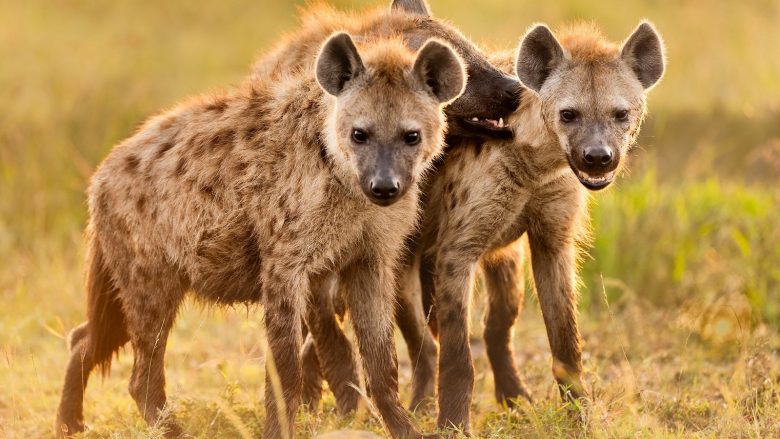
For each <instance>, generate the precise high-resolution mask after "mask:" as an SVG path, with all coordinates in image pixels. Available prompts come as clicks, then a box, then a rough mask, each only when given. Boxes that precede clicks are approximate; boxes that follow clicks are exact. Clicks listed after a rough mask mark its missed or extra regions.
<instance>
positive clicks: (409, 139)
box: [404, 131, 421, 146]
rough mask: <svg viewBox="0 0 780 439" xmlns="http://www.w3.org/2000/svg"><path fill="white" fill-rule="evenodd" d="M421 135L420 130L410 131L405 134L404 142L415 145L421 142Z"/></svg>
mask: <svg viewBox="0 0 780 439" xmlns="http://www.w3.org/2000/svg"><path fill="white" fill-rule="evenodd" d="M420 140H421V136H420V132H419V131H409V132H408V133H406V134H404V142H406V144H407V145H409V146H414V145H417V144H418V143H420Z"/></svg>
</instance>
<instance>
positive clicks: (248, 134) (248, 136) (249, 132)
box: [244, 125, 260, 142]
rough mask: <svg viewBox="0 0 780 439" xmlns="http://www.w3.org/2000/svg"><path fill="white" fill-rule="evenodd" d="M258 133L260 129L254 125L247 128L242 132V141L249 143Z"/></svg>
mask: <svg viewBox="0 0 780 439" xmlns="http://www.w3.org/2000/svg"><path fill="white" fill-rule="evenodd" d="M258 131H260V128H259V127H257V126H254V125H253V126H251V127H249V128H247V129H246V130H245V131H244V140H245V141H247V142H251V141H252V139H254V138H255V136H256V135H257V133H258Z"/></svg>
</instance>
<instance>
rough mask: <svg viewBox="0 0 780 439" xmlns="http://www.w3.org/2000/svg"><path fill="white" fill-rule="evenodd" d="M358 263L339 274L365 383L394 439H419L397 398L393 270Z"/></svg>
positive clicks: (368, 262)
mask: <svg viewBox="0 0 780 439" xmlns="http://www.w3.org/2000/svg"><path fill="white" fill-rule="evenodd" d="M378 259H379V258H377V259H376V260H357V261H355V262H353V263H352V264H350V265H349V266H348V267H347V268H346V269H344V270H343V271H342V273H341V280H342V281H343V282H344V287H345V291H344V292H345V294H346V302H347V307H348V309H349V315H350V318H351V320H352V325H353V326H354V328H355V336H356V338H357V344H358V349H359V351H360V355H361V357H362V360H363V370H364V371H365V375H366V383H367V386H368V388H369V389H370V390H371V397H372V398H373V400H374V404H375V405H376V408H377V409H378V410H379V413H380V415H381V416H382V420H383V421H384V424H385V426H386V428H387V430H388V431H389V433H390V435H391V436H392V437H394V438H419V437H420V434H419V433H418V432H417V431H416V430H415V428H414V425H413V424H412V421H411V419H410V418H409V415H408V413H407V412H406V410H404V408H403V406H402V405H401V401H400V400H399V398H398V359H397V358H396V353H395V342H394V340H393V300H394V294H395V279H394V273H393V268H392V266H391V265H390V264H386V263H383V262H382V261H381V260H378Z"/></svg>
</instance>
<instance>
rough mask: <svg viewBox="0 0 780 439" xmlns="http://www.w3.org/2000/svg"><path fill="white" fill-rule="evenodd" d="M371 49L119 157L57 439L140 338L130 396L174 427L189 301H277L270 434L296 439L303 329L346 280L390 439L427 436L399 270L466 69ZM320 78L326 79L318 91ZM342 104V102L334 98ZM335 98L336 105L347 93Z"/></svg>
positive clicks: (167, 117)
mask: <svg viewBox="0 0 780 439" xmlns="http://www.w3.org/2000/svg"><path fill="white" fill-rule="evenodd" d="M360 46H361V48H360V50H358V49H357V48H356V46H355V44H354V43H353V41H352V39H351V38H350V37H349V36H348V35H347V34H343V33H342V34H337V35H335V36H333V37H331V38H330V39H329V40H328V41H327V42H326V43H325V44H324V45H323V47H322V50H321V51H320V52H319V55H318V56H316V67H315V57H312V58H311V59H310V62H308V63H307V65H306V66H305V68H302V69H301V70H300V71H298V72H297V73H296V74H291V75H289V76H287V77H286V78H285V80H284V81H282V82H281V83H279V82H276V81H273V82H272V81H266V82H263V81H261V80H255V81H249V82H247V83H246V84H244V85H243V86H242V87H241V88H239V89H237V90H234V91H232V92H229V93H224V94H218V95H216V96H212V97H208V98H201V99H195V100H193V101H191V102H188V103H185V104H183V105H180V106H179V107H177V108H175V109H173V110H171V111H169V112H167V113H164V114H162V115H161V116H158V117H155V118H154V119H152V120H151V121H149V122H148V123H147V124H146V125H144V127H142V128H141V129H140V131H139V132H138V133H136V134H135V135H134V136H133V137H131V138H130V139H128V140H126V141H125V142H123V143H122V144H120V145H119V146H117V147H116V148H115V149H114V150H113V151H112V153H111V154H110V155H109V156H108V158H107V159H106V160H105V161H104V162H103V163H102V164H101V166H100V168H99V169H98V170H97V172H96V173H95V175H94V177H93V179H92V183H91V186H90V190H89V208H90V221H89V229H88V230H89V241H90V242H89V246H90V259H89V275H88V285H87V301H88V311H87V315H88V320H87V322H86V323H84V324H83V325H81V326H80V327H79V328H77V329H76V330H74V332H73V334H72V337H71V358H70V362H69V364H68V367H67V372H66V376H65V384H64V389H63V394H62V400H61V402H60V407H59V410H58V417H57V432H58V434H59V435H68V434H71V433H74V432H77V431H80V430H83V428H84V424H83V413H82V412H83V397H84V387H85V385H86V380H87V377H88V376H89V373H90V371H92V370H93V369H94V367H95V366H101V367H102V368H103V369H104V370H107V369H108V367H109V366H110V362H111V357H112V355H113V354H114V352H116V351H117V350H118V349H119V348H120V347H121V346H122V345H124V344H125V343H126V342H128V341H130V342H131V343H132V346H133V353H134V357H135V361H134V364H133V370H132V377H131V380H130V389H129V390H130V394H131V396H132V397H133V399H134V400H135V401H136V403H137V405H138V408H139V410H140V411H141V413H142V415H143V417H144V419H145V420H146V421H147V422H148V423H149V424H155V423H158V422H160V423H161V425H162V426H164V427H165V428H166V430H167V434H168V436H171V437H175V436H179V435H180V434H181V433H182V430H181V427H180V426H179V425H178V424H177V423H176V421H175V420H174V419H172V418H168V419H161V416H160V411H161V410H162V409H163V408H164V406H165V402H166V395H165V377H164V371H163V359H164V355H165V347H166V341H167V339H168V334H169V332H170V329H171V327H172V325H173V322H174V319H175V317H176V312H177V310H178V308H179V305H180V304H181V302H182V300H183V299H184V296H185V293H186V292H188V291H192V292H194V293H195V294H197V295H199V296H200V297H203V298H206V299H209V300H212V301H214V302H217V303H235V302H260V303H262V304H263V307H264V313H265V325H266V332H267V336H268V344H269V347H270V354H271V355H269V357H268V364H267V367H266V370H267V375H270V374H272V373H276V374H277V375H278V378H279V384H280V387H281V389H280V390H281V394H276V392H275V391H274V388H275V386H274V385H272V384H271V382H270V381H269V383H268V384H267V385H266V399H265V406H266V425H265V427H264V431H263V434H264V437H267V438H279V437H292V436H293V432H294V429H293V427H294V426H293V422H294V420H295V413H296V410H297V408H298V405H299V399H300V394H301V359H300V349H301V343H302V340H301V339H302V334H301V318H303V316H304V315H305V312H304V310H305V308H306V304H307V302H308V301H309V300H311V298H310V295H311V294H312V292H318V291H319V290H320V289H321V288H320V287H319V286H318V284H319V283H320V282H322V280H323V279H324V278H325V277H328V276H330V275H331V273H339V276H340V277H341V278H343V279H345V281H346V282H347V283H348V284H349V286H350V291H351V294H350V295H349V297H347V305H348V307H349V309H350V311H351V313H352V315H353V316H354V318H353V320H352V321H353V325H354V327H355V332H356V335H357V337H358V345H359V351H360V353H361V354H362V357H363V365H364V370H365V371H366V376H367V379H368V382H369V385H370V386H371V390H372V396H373V398H374V401H375V404H376V406H377V408H378V410H379V412H380V413H381V415H382V418H383V421H384V422H385V425H386V427H387V429H388V430H389V432H390V434H391V435H392V436H394V437H418V436H419V434H418V433H417V432H416V430H415V428H414V426H413V425H412V423H411V421H410V419H409V417H408V415H407V413H406V412H405V411H404V409H403V408H402V406H401V404H400V401H399V400H398V388H397V386H398V384H397V366H396V359H395V350H394V343H393V339H392V315H393V297H394V291H393V290H394V282H393V280H394V268H395V266H396V260H397V258H398V256H399V254H400V252H401V250H402V248H403V245H404V238H405V236H406V235H407V234H408V233H409V232H410V231H411V230H412V228H413V227H414V224H415V218H416V216H417V198H418V188H417V182H418V179H419V178H420V177H421V175H422V173H423V172H424V171H425V170H426V168H427V167H428V165H429V164H430V163H431V161H432V160H434V159H435V158H436V156H437V155H438V154H439V152H440V150H441V148H442V141H443V130H444V127H445V121H444V115H443V111H442V109H443V105H444V104H445V103H447V102H449V101H451V100H452V99H455V98H456V97H457V96H458V95H459V94H460V93H461V92H462V89H463V86H464V84H465V73H464V71H463V65H462V63H461V60H460V58H459V57H458V56H457V55H456V54H455V52H453V51H452V49H450V48H449V47H448V46H446V45H444V44H443V43H439V42H437V41H430V42H428V43H427V44H425V45H424V46H423V47H422V49H420V51H419V52H418V54H417V55H416V56H415V54H414V53H413V52H411V51H409V49H408V48H406V46H405V45H404V44H403V43H402V42H401V41H398V40H395V39H385V40H375V41H372V42H370V43H369V42H366V43H365V44H361V45H360ZM315 78H316V79H315ZM326 92H327V93H326ZM331 95H332V96H331Z"/></svg>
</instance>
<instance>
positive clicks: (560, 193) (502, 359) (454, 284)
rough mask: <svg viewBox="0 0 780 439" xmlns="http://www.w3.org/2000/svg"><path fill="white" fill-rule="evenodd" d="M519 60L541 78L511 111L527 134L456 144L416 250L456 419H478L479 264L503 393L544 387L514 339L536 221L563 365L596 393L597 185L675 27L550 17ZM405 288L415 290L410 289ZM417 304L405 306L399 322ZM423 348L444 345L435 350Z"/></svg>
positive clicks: (426, 204) (573, 391) (456, 422)
mask: <svg viewBox="0 0 780 439" xmlns="http://www.w3.org/2000/svg"><path fill="white" fill-rule="evenodd" d="M514 60H515V58H514V57H513V56H512V55H511V54H509V53H504V54H500V55H497V56H496V59H495V62H496V63H497V64H498V65H502V66H503V67H504V68H505V69H506V70H507V71H509V70H511V69H512V65H513V61H514ZM515 66H516V71H517V74H518V76H519V78H520V80H521V81H522V82H523V84H524V85H525V86H526V87H527V88H528V89H529V90H530V91H531V93H526V94H524V97H523V103H522V104H521V106H520V108H519V109H518V110H517V111H516V112H515V113H514V114H513V115H512V116H510V118H509V125H510V127H512V128H513V129H514V131H515V138H514V139H513V140H511V141H488V142H478V143H473V144H468V143H464V144H462V145H459V146H458V147H455V148H451V149H449V150H448V152H447V155H446V157H445V158H444V160H443V162H442V164H441V165H440V166H439V167H438V169H437V170H436V172H435V174H434V175H433V176H432V177H431V178H430V181H429V182H428V183H426V185H425V186H424V187H423V192H424V193H425V194H426V197H425V200H424V201H423V209H422V210H423V220H422V226H421V232H420V234H419V235H418V237H417V239H416V240H415V241H414V242H412V241H410V243H411V246H412V251H411V253H412V254H414V255H415V257H414V258H409V260H407V261H406V263H405V271H406V274H405V276H403V277H402V278H406V279H409V278H411V277H413V272H414V270H417V269H419V276H420V283H421V285H422V288H423V296H424V297H430V298H431V300H428V302H429V303H430V302H433V304H434V312H433V314H432V315H433V316H434V321H435V328H434V329H435V330H436V332H437V333H438V337H439V343H440V352H439V359H438V364H439V367H438V403H439V415H438V425H439V427H442V428H447V427H451V426H457V427H459V428H462V429H464V430H466V431H468V430H469V420H470V413H469V408H470V404H471V394H472V390H473V385H474V368H473V365H472V361H471V351H470V347H469V321H470V319H469V316H468V314H469V303H470V295H471V291H472V286H473V283H474V275H475V272H476V271H477V270H478V269H481V271H482V274H483V280H484V286H485V289H486V290H487V291H486V292H487V302H488V306H487V312H486V315H485V333H484V338H485V343H486V347H487V354H488V358H489V360H490V364H491V366H492V369H493V373H494V377H495V380H494V381H495V386H496V387H495V392H496V397H497V399H498V400H499V402H502V403H507V404H510V405H511V404H513V403H514V400H515V399H516V398H517V397H526V398H530V396H529V394H528V392H527V390H526V389H525V387H524V385H523V383H522V380H521V379H520V376H519V374H518V373H517V368H516V366H515V362H514V355H513V352H512V346H511V329H512V326H513V325H514V322H515V319H516V318H517V315H518V313H519V311H520V307H521V300H522V297H523V291H524V288H523V285H522V282H523V275H522V273H521V272H520V270H521V268H522V259H523V254H522V251H521V249H522V246H521V245H519V242H518V241H519V240H520V239H521V237H522V236H523V235H526V234H527V236H528V241H529V244H530V252H531V263H532V268H533V275H534V280H535V284H536V290H537V295H538V298H539V303H540V305H541V309H542V315H543V318H544V322H545V326H546V328H547V336H548V340H549V343H550V347H551V350H552V354H553V375H554V377H555V379H556V380H557V382H558V383H559V384H560V388H561V391H562V395H564V396H565V397H568V398H579V397H583V396H585V389H584V386H583V384H582V380H581V374H582V356H581V342H580V335H579V331H578V329H577V315H576V310H577V294H576V287H577V280H576V275H577V266H576V263H577V252H578V248H577V244H578V242H579V241H581V240H582V239H583V238H585V237H586V236H585V233H584V232H585V231H586V227H585V226H586V223H587V214H586V211H585V208H586V202H587V191H586V190H585V188H587V189H590V190H600V189H603V188H605V187H607V186H608V185H609V184H610V183H611V182H612V181H613V179H614V178H615V176H616V175H617V174H618V172H619V171H620V169H621V167H622V166H623V164H624V163H625V160H624V158H625V157H626V154H627V153H628V150H629V148H630V147H631V146H632V145H633V143H634V142H635V139H636V136H637V133H638V131H639V128H640V125H641V122H642V120H643V117H644V114H645V111H646V105H645V95H646V92H647V90H648V89H650V88H651V87H652V86H653V85H655V83H656V82H657V81H658V80H659V79H660V78H661V76H662V74H663V71H664V57H663V48H662V43H661V39H660V37H659V36H658V34H657V33H656V31H655V30H654V29H653V27H652V26H651V25H650V24H648V23H642V24H641V25H640V26H639V27H638V28H637V29H636V30H635V32H634V33H633V34H632V35H631V36H630V37H629V38H628V39H627V40H626V42H625V43H624V44H623V45H622V47H618V46H616V45H614V44H612V43H609V42H607V41H606V40H605V39H604V38H603V37H602V36H601V35H600V33H598V31H597V30H595V29H594V28H592V27H588V26H578V27H573V28H571V29H569V30H566V31H564V32H562V33H561V34H560V40H559V39H556V37H555V36H554V35H553V33H552V32H551V31H550V30H549V29H548V28H547V27H546V26H543V25H540V26H537V27H535V28H533V29H532V30H531V31H530V32H529V33H528V34H527V35H526V36H525V38H524V39H523V41H522V43H521V45H520V51H519V54H518V56H517V58H516V64H515ZM415 267H418V268H415ZM404 287H405V285H404V284H403V283H402V284H401V290H400V291H399V293H398V294H399V296H401V297H403V296H408V295H409V294H410V291H409V288H408V287H407V288H404ZM399 303H406V300H400V301H399ZM414 311H415V310H414V309H412V310H405V311H404V310H402V311H401V312H399V321H400V319H401V318H402V316H408V315H409V314H411V313H413V312H414ZM423 318H424V315H423V316H418V317H417V318H413V319H407V321H406V322H404V323H403V324H407V325H408V324H409V322H410V321H411V322H417V321H420V320H422V319H423ZM418 331H419V333H420V334H422V333H424V332H426V331H427V329H426V328H424V327H422V326H421V327H419V328H418ZM404 334H405V335H406V332H405V333H404ZM419 337H420V336H417V337H413V338H412V340H411V343H417V340H418V339H419ZM407 343H410V342H407ZM411 343H410V344H411ZM420 355H423V356H425V355H431V354H430V352H429V351H427V350H421V351H420ZM433 356H434V358H435V352H434V354H433ZM430 361H433V359H431V360H430Z"/></svg>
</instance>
